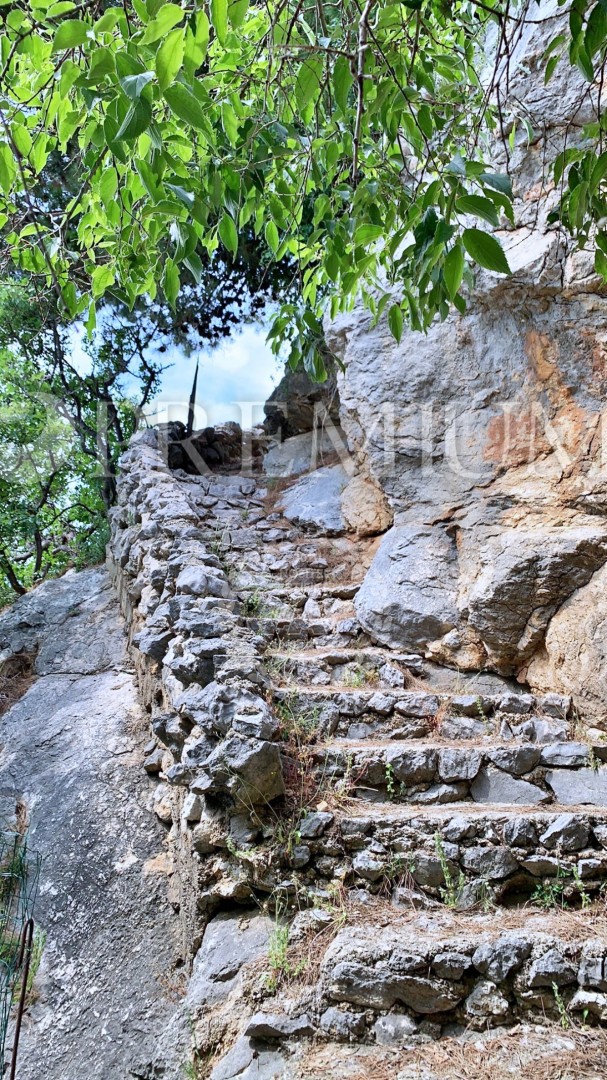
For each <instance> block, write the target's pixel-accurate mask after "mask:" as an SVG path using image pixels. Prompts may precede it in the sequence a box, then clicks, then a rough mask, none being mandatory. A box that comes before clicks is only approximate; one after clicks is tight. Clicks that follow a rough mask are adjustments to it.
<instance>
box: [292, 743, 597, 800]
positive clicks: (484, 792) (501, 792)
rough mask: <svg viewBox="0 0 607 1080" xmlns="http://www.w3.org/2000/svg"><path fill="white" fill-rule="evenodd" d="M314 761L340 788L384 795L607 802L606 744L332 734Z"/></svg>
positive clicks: (371, 795) (379, 797) (385, 797)
mask: <svg viewBox="0 0 607 1080" xmlns="http://www.w3.org/2000/svg"><path fill="white" fill-rule="evenodd" d="M313 761H314V764H315V766H316V771H317V775H318V776H322V777H323V778H324V779H325V780H327V781H330V782H331V783H333V784H334V785H335V786H337V787H338V788H339V789H340V790H342V791H347V792H351V793H353V794H354V795H359V794H361V793H363V797H366V798H373V799H377V800H379V801H384V800H388V801H395V802H409V803H417V804H421V805H435V804H439V805H444V804H446V803H455V802H463V801H466V800H469V799H470V800H472V801H473V802H477V803H484V804H487V803H488V804H500V805H514V806H516V805H518V806H521V805H525V806H528V805H547V804H559V805H564V806H568V805H590V806H602V805H605V806H607V765H604V764H603V762H604V761H607V746H606V745H605V744H601V745H597V746H589V745H587V744H586V743H580V742H554V743H548V744H545V745H537V744H534V743H522V744H519V745H515V746H513V745H511V744H503V743H501V744H500V743H499V742H496V743H494V744H492V745H491V746H478V745H474V744H472V745H471V744H468V745H466V744H464V745H462V744H461V743H455V744H454V743H451V744H445V743H444V742H442V743H438V742H424V743H422V744H420V743H415V742H413V743H412V742H411V741H410V740H402V741H398V742H397V741H394V742H392V743H386V742H379V741H377V742H372V741H370V740H368V741H366V742H355V741H354V740H332V741H330V742H327V743H325V744H323V745H319V746H317V747H315V748H314V750H313Z"/></svg>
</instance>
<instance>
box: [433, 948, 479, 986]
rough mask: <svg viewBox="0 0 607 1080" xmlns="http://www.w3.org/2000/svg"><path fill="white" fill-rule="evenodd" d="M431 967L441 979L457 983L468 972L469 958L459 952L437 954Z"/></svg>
mask: <svg viewBox="0 0 607 1080" xmlns="http://www.w3.org/2000/svg"><path fill="white" fill-rule="evenodd" d="M432 967H433V969H434V971H435V972H436V974H437V975H440V977H441V978H442V979H454V980H455V981H456V982H457V981H458V980H459V979H461V977H462V975H464V974H465V972H466V971H468V970H469V968H470V957H469V956H467V955H466V953H459V952H442V953H437V954H436V956H435V957H434V960H433V961H432Z"/></svg>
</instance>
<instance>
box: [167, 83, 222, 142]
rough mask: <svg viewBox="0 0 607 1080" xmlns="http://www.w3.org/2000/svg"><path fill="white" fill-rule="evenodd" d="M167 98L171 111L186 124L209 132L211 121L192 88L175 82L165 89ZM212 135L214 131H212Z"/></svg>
mask: <svg viewBox="0 0 607 1080" xmlns="http://www.w3.org/2000/svg"><path fill="white" fill-rule="evenodd" d="M164 97H165V100H166V101H168V103H169V105H170V108H171V111H172V112H174V113H175V116H178V117H179V119H180V120H185V122H186V124H190V125H191V126H192V127H195V128H198V129H199V130H200V131H204V132H207V133H208V132H209V127H210V125H209V122H208V120H207V118H206V116H205V114H204V110H203V108H202V105H201V104H200V102H199V100H198V98H196V97H194V95H193V93H192V91H191V90H188V88H187V86H184V85H183V84H182V83H173V85H172V86H167V88H166V90H165V91H164ZM211 137H212V131H211Z"/></svg>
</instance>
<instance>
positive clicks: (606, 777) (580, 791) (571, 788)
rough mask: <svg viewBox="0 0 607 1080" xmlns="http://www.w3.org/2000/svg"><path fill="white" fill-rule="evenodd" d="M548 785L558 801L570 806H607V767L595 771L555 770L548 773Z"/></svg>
mask: <svg viewBox="0 0 607 1080" xmlns="http://www.w3.org/2000/svg"><path fill="white" fill-rule="evenodd" d="M546 783H547V784H548V786H549V787H550V788H552V790H553V792H554V794H555V796H556V799H557V801H558V802H560V803H564V804H565V805H569V806H575V805H580V806H586V805H591V806H605V805H606V804H607V767H606V766H603V765H602V766H601V767H600V768H599V769H597V770H596V771H595V770H594V769H571V770H568V769H567V770H566V769H555V770H553V771H552V770H551V771H549V772H547V773H546Z"/></svg>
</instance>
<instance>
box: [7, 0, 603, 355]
mask: <svg viewBox="0 0 607 1080" xmlns="http://www.w3.org/2000/svg"><path fill="white" fill-rule="evenodd" d="M526 9H527V5H526V4H523V5H521V9H520V10H519V11H518V13H517V11H516V9H515V8H513V6H512V5H511V4H510V3H509V2H508V0H339V3H337V2H336V3H332V2H328V0H265V2H264V4H263V5H262V4H256V3H250V2H249V0H208V2H204V3H200V2H198V0H182V2H181V3H174V2H169V3H164V2H162V0H132V3H129V2H127V0H125V2H124V3H123V4H122V5H121V6H108V4H107V3H104V2H103V0H83V2H80V3H77V2H75V0H30V2H26V3H10V4H4V6H3V7H0V12H1V13H2V18H3V22H4V33H3V38H2V43H1V57H0V93H1V99H0V125H1V128H2V131H3V135H4V144H3V145H2V146H1V147H0V188H1V190H2V198H1V199H0V213H1V218H0V221H1V223H2V226H3V227H4V240H5V244H6V249H7V251H8V252H9V253H10V256H11V258H12V260H13V262H14V263H15V265H16V266H17V267H18V269H19V270H20V271H21V272H22V273H25V274H28V275H32V276H34V278H39V279H40V281H41V282H43V284H44V287H46V288H50V289H52V290H54V291H55V293H56V296H57V298H58V300H60V303H61V304H62V305H63V308H64V310H65V312H66V313H67V315H69V316H70V317H76V316H81V317H84V318H85V319H86V322H87V325H88V326H89V327H91V328H92V327H93V326H94V324H95V305H96V303H97V302H99V301H100V300H101V299H103V298H104V297H107V296H108V295H110V296H113V297H115V298H117V299H119V300H120V301H122V302H124V303H125V304H126V305H127V306H129V307H133V305H135V304H136V302H137V300H138V298H140V297H148V298H150V300H151V302H154V301H155V300H156V298H157V297H158V295H159V291H160V290H161V291H162V293H163V295H164V297H165V298H166V299H167V300H168V302H169V303H170V304H172V305H174V304H175V303H176V301H177V298H178V295H179V292H180V288H181V287H182V285H183V283H185V282H193V283H196V282H198V281H200V279H201V276H202V274H203V271H204V266H205V261H206V262H208V259H209V257H211V256H212V255H213V253H214V252H215V251H217V250H220V251H222V252H223V253H224V257H226V255H227V256H229V257H232V258H235V257H236V256H237V254H238V252H239V245H240V241H241V238H242V236H243V234H245V233H246V232H247V230H248V231H249V232H252V233H253V235H254V236H255V237H257V238H261V240H262V242H263V244H264V245H265V247H266V248H267V250H268V252H269V253H270V254H271V256H272V258H273V259H274V260H281V259H288V260H290V261H291V262H292V264H293V267H294V272H295V274H296V280H297V285H298V290H299V297H300V300H299V302H297V303H293V302H287V303H285V304H284V305H283V308H282V310H281V311H280V312H279V314H278V315H277V317H276V319H275V321H274V325H273V329H272V332H271V334H272V338H273V341H274V343H275V346H276V347H277V348H278V347H279V346H280V344H281V343H282V342H283V341H285V340H288V341H290V343H291V360H292V362H293V363H294V364H295V363H298V362H300V361H301V360H302V359H303V361H304V363H305V365H306V367H307V368H308V370H310V371H312V372H313V373H314V374H316V375H318V376H322V352H321V350H319V348H318V347H317V346H318V344H319V342H320V340H321V337H322V331H321V318H322V314H323V311H324V310H325V308H326V306H327V305H328V306H329V308H330V310H331V312H332V313H333V314H335V313H336V312H337V311H338V310H340V308H343V307H346V306H348V305H349V304H350V303H351V302H352V298H353V297H354V296H355V295H357V294H358V293H360V292H362V294H363V297H364V298H365V300H366V302H367V304H368V306H369V307H370V308H371V310H372V311H373V312H374V313H375V314H376V315H378V314H379V313H381V311H383V310H385V309H386V307H387V308H388V319H389V325H390V327H391V329H392V332H393V334H394V336H395V337H396V338H399V337H400V335H401V333H402V328H403V324H404V323H405V322H409V323H410V324H411V325H412V326H413V327H415V328H419V329H423V328H426V327H427V326H428V325H429V324H430V322H431V321H432V319H433V318H434V317H435V316H436V315H437V314H438V315H440V316H441V317H444V316H445V315H446V314H447V312H448V311H449V308H450V305H451V304H452V303H453V304H455V305H456V306H457V307H458V308H463V307H464V299H463V297H462V294H461V285H462V282H463V281H464V280H465V279H466V276H467V275H469V273H470V267H472V266H474V264H478V265H480V266H483V267H486V268H488V269H490V270H494V271H497V272H500V273H508V272H509V268H508V263H507V261H506V257H505V255H504V252H503V250H502V249H501V247H500V244H499V242H498V240H497V239H496V238H495V237H494V236H492V235H491V234H490V233H489V232H488V231H487V225H489V226H490V227H495V226H497V225H498V223H499V221H500V217H501V215H502V214H505V215H506V217H507V218H510V220H512V205H511V198H512V192H511V186H510V181H509V178H508V176H507V175H504V174H503V173H500V172H498V171H497V170H496V169H495V168H493V167H492V164H491V161H490V160H487V159H486V157H485V153H484V150H483V148H484V147H485V146H486V145H490V142H489V141H488V140H487V139H486V135H487V133H488V132H491V131H492V130H493V129H494V128H495V127H496V126H497V124H498V113H499V108H498V107H497V106H496V104H495V100H494V98H495V94H494V91H495V86H496V79H498V78H499V70H500V68H499V65H500V62H501V61H502V60H503V58H504V56H505V55H507V54H508V50H509V48H510V44H511V41H512V35H513V32H514V30H515V29H516V27H517V26H518V24H519V21H520V19H522V18H524V17H525V14H526ZM534 10H537V9H535V8H534ZM606 11H607V8H606V7H605V4H604V0H599V2H598V3H592V0H590V2H589V0H573V3H572V4H571V14H570V26H569V32H568V35H560V36H559V37H557V38H556V39H555V41H554V42H553V43H552V45H551V47H550V49H549V51H548V55H547V57H546V58H545V60H546V64H547V65H548V67H547V75H548V76H549V75H550V74H551V73H552V71H553V70H554V65H555V64H556V62H557V60H558V58H559V56H560V54H561V52H563V51H564V50H567V49H568V50H569V59H570V61H571V62H573V63H576V64H577V65H578V67H579V68H580V70H581V71H582V73H583V74H584V76H585V77H586V78H587V79H588V80H589V81H592V80H593V79H594V78H595V76H596V75H598V73H599V72H600V71H601V70H602V64H603V59H604V54H605V40H606V38H607V14H606ZM491 23H496V24H497V25H498V28H499V32H498V34H497V41H498V47H497V56H496V61H495V63H496V66H495V71H494V77H493V79H491V78H489V79H488V80H487V79H485V80H483V81H481V79H480V77H479V69H480V67H481V66H482V63H483V55H482V45H483V43H484V41H485V39H486V32H487V28H488V26H489V25H490V24H491ZM593 134H594V135H595V137H598V136H599V135H600V130H598V129H597V131H596V132H594V133H593ZM575 153H577V155H578V156H577V157H574V158H567V159H565V160H564V161H563V162H561V178H562V177H563V174H564V172H566V173H567V176H568V177H569V176H570V175H571V173H572V170H573V176H572V183H570V184H569V187H568V188H567V190H566V192H565V195H564V200H563V219H564V220H565V222H566V223H567V224H569V225H572V227H573V228H574V230H576V231H578V233H581V235H582V239H584V230H585V235H586V236H587V233H588V223H589V222H590V223H592V221H595V222H598V223H599V226H600V223H601V221H602V220H603V219H604V217H605V207H604V198H603V197H602V195H601V188H600V185H601V180H602V177H603V175H604V174H605V172H607V164H606V163H605V162H606V161H607V159H605V161H604V158H605V155H602V156H601V157H597V155H596V154H595V152H594V148H593V149H592V150H590V151H585V150H578V151H576V152H575ZM52 154H59V155H63V156H64V157H65V158H66V161H67V162H68V164H69V163H74V164H75V166H76V172H77V175H78V177H79V187H78V190H77V192H76V194H75V195H74V196H73V198H71V199H70V200H69V201H68V203H67V205H59V206H57V205H56V204H54V203H53V200H52V199H50V198H47V199H45V198H44V195H43V189H41V188H40V183H39V178H40V176H41V174H42V173H43V170H44V169H45V166H46V164H47V162H48V161H49V157H50V155H52ZM589 155H590V156H589ZM598 162H601V163H602V164H600V165H598V164H597V163H598ZM595 166H596V167H597V168H598V169H599V172H600V175H598V173H593V168H594V167H595ZM597 176H598V179H597ZM580 185H581V190H580ZM576 190H577V192H578V193H577V195H576V194H575V191H576ZM471 216H472V218H476V219H477V221H476V223H475V224H472V225H471V224H470V220H471ZM601 236H602V233H601ZM601 243H602V241H600V242H599V250H601ZM605 250H606V251H607V244H606V245H605ZM604 261H605V263H606V265H607V257H605V260H604ZM601 266H602V263H601V260H600V259H599V269H600V268H601ZM382 282H387V283H388V286H390V285H392V284H396V285H397V286H398V287H399V291H400V294H401V295H402V302H399V303H394V300H393V293H392V292H391V291H390V289H389V288H388V289H386V286H385V284H382Z"/></svg>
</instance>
